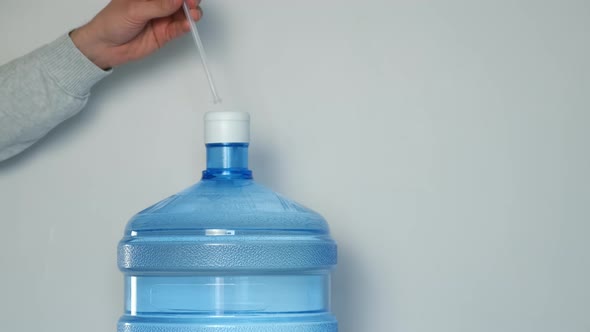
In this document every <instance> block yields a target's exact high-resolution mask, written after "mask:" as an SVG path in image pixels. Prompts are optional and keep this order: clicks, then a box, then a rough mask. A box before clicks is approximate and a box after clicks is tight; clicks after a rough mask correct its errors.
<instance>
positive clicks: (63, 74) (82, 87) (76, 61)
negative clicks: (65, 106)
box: [39, 34, 112, 97]
mask: <svg viewBox="0 0 590 332" xmlns="http://www.w3.org/2000/svg"><path fill="white" fill-rule="evenodd" d="M39 58H40V60H41V63H42V64H43V66H44V67H45V69H46V70H47V72H48V74H49V75H50V76H51V77H52V78H53V79H54V80H55V82H56V83H57V84H58V85H59V86H60V87H61V88H62V89H64V90H65V91H66V92H68V93H70V94H72V95H74V96H77V97H85V96H87V95H88V94H89V93H90V89H91V88H92V87H93V86H94V85H95V84H96V83H98V82H99V81H100V80H102V79H103V78H105V77H106V76H108V75H109V74H110V73H111V72H112V70H108V71H104V70H102V69H101V68H99V67H97V66H96V65H95V64H94V63H93V62H92V61H90V60H89V59H88V58H87V57H86V56H85V55H84V54H82V52H80V50H79V49H78V48H77V47H76V45H74V42H73V41H72V39H71V38H70V36H69V34H66V35H63V36H61V37H59V38H58V39H57V40H55V41H54V42H52V43H50V44H47V45H45V46H43V47H42V48H40V49H39Z"/></svg>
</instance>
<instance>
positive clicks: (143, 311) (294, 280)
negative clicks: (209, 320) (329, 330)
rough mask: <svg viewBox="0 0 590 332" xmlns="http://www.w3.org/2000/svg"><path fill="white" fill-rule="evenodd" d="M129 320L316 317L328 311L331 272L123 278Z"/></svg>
mask: <svg viewBox="0 0 590 332" xmlns="http://www.w3.org/2000/svg"><path fill="white" fill-rule="evenodd" d="M125 291H126V303H125V310H126V314H127V315H131V316H141V315H154V314H156V315H159V314H163V315H166V314H174V315H178V314H181V315H182V314H187V315H214V316H223V315H233V314H246V315H248V314H268V313H287V314H288V313H319V312H326V311H329V309H330V302H329V299H330V276H329V272H327V271H326V272H325V273H317V274H302V275H253V276H240V275H226V276H210V275H207V276H127V277H126V278H125Z"/></svg>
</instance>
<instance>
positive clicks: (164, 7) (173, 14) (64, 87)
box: [0, 0, 201, 161]
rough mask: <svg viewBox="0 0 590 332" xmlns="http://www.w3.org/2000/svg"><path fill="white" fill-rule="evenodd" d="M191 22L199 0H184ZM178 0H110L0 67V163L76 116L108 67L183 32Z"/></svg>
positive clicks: (185, 24) (141, 54)
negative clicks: (79, 23)
mask: <svg viewBox="0 0 590 332" xmlns="http://www.w3.org/2000/svg"><path fill="white" fill-rule="evenodd" d="M188 3H189V7H190V8H191V15H192V18H193V19H194V20H198V19H199V18H200V17H201V11H200V8H199V7H198V6H199V3H200V0H190V1H189V2H188ZM181 6H182V0H147V1H146V0H113V1H111V3H109V4H108V5H107V7H105V8H104V9H103V10H102V11H101V12H100V13H99V14H98V15H97V16H96V17H95V18H94V19H92V20H91V21H90V22H89V23H88V24H86V25H84V26H83V27H80V28H78V29H76V30H74V31H73V32H72V33H71V34H68V35H64V36H62V37H60V38H59V39H57V40H56V41H54V42H52V43H50V44H48V45H45V46H43V47H41V48H39V49H37V50H35V51H33V52H31V53H29V54H27V55H26V56H23V57H21V58H18V59H16V60H14V61H11V62H9V63H8V64H6V65H3V66H0V161H2V160H5V159H8V158H10V157H12V156H14V155H16V154H18V153H20V152H22V151H23V150H25V149H26V148H28V147H29V146H31V145H33V144H34V143H35V142H36V141H38V140H39V139H41V138H42V137H43V136H45V135H46V134H47V133H48V132H49V131H51V130H52V129H53V128H55V127H56V126H57V125H58V124H59V123H61V122H63V121H64V120H66V119H68V118H70V117H72V116H74V115H75V114H77V113H78V112H79V111H80V110H81V109H82V108H83V107H84V106H85V105H86V103H87V101H88V98H89V96H90V90H91V88H92V87H93V86H94V85H95V84H96V83H97V82H99V81H100V80H101V79H103V78H104V77H106V76H108V74H109V73H110V68H113V67H116V66H119V65H122V64H124V63H126V62H129V61H133V60H137V59H141V58H143V57H145V56H147V55H149V54H151V53H153V52H155V51H157V50H158V49H159V48H160V47H162V46H163V45H165V44H166V43H167V42H169V41H170V40H172V39H174V38H176V37H178V36H180V35H182V34H183V33H185V32H187V31H188V30H189V25H188V22H187V21H186V18H185V16H184V14H183V12H182V8H181Z"/></svg>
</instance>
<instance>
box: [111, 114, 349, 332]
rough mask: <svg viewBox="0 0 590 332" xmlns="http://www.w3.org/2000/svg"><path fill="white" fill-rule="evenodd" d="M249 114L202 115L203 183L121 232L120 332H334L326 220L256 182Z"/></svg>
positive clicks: (331, 246)
mask: <svg viewBox="0 0 590 332" xmlns="http://www.w3.org/2000/svg"><path fill="white" fill-rule="evenodd" d="M249 125H250V116H249V115H248V114H247V113H240V112H211V113H208V114H207V115H206V116H205V142H206V145H207V169H206V170H205V171H204V172H203V178H202V180H201V181H200V182H198V183H197V184H195V185H193V186H192V187H190V188H188V189H186V190H184V191H183V192H181V193H178V194H176V195H173V196H171V197H169V198H167V199H165V200H163V201H161V202H159V203H157V204H155V205H153V206H151V207H149V208H147V209H146V210H143V211H141V212H139V213H138V214H137V215H135V216H134V217H133V218H132V219H131V220H130V221H129V223H128V224H127V227H126V229H125V235H124V238H123V239H122V240H121V242H120V244H119V259H118V264H119V268H120V269H121V271H122V272H123V273H124V274H125V314H124V315H123V316H122V317H121V319H120V321H119V324H118V331H119V332H230V331H231V332H335V331H337V330H338V327H337V323H336V320H335V318H334V316H333V315H332V314H331V313H330V271H331V269H332V268H333V267H334V266H335V264H336V244H335V242H334V241H333V240H332V238H331V237H330V234H329V229H328V225H327V223H326V221H325V220H324V218H322V216H320V215H319V214H317V213H316V212H314V211H312V210H309V209H307V208H305V207H303V206H302V205H300V204H297V203H295V202H293V201H291V200H289V199H287V198H285V197H283V196H281V195H279V194H277V193H274V192H272V191H271V190H269V189H267V188H265V187H263V186H261V185H259V184H257V183H256V182H254V180H253V179H252V172H251V171H250V170H249V169H248V142H249V136H250V135H249Z"/></svg>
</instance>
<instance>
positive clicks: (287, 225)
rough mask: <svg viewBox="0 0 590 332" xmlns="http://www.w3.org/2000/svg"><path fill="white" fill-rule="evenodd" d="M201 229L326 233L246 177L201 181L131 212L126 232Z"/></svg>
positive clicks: (303, 211)
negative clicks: (133, 214) (132, 214)
mask: <svg viewBox="0 0 590 332" xmlns="http://www.w3.org/2000/svg"><path fill="white" fill-rule="evenodd" d="M195 230H197V231H203V232H207V231H209V232H211V231H218V232H235V231H238V232H242V233H243V232H256V233H303V234H310V235H311V234H315V235H321V234H329V228H328V224H327V222H326V220H325V219H324V218H323V217H322V216H321V215H320V214H319V213H317V212H315V211H313V210H311V209H309V208H307V207H305V206H303V205H301V204H299V203H297V202H295V201H293V200H291V199H288V198H287V197H285V196H283V195H281V194H278V193H276V192H274V191H272V190H270V189H269V188H266V187H265V186H262V185H260V184H258V183H256V182H255V181H254V180H252V179H205V180H202V181H200V182H198V183H196V184H195V185H193V186H191V187H189V188H187V189H185V190H183V191H181V192H179V193H177V194H175V195H172V196H170V197H168V198H166V199H164V200H162V201H160V202H158V203H156V204H154V205H152V206H150V207H148V208H147V209H145V210H143V211H141V212H139V213H138V214H136V215H135V216H134V217H133V218H132V219H131V220H130V221H129V223H128V224H127V228H126V233H127V234H130V233H132V232H148V231H164V232H165V231H195Z"/></svg>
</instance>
